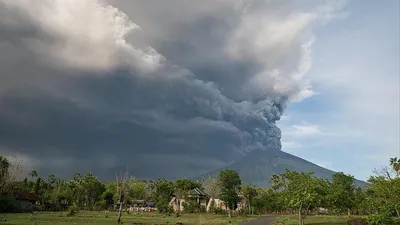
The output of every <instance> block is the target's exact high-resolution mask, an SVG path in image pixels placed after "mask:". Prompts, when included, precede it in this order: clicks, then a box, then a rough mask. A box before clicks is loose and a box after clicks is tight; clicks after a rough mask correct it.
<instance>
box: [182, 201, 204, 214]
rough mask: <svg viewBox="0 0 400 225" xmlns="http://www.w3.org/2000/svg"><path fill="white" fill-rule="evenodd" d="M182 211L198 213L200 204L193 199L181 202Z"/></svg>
mask: <svg viewBox="0 0 400 225" xmlns="http://www.w3.org/2000/svg"><path fill="white" fill-rule="evenodd" d="M182 206H183V211H184V212H185V213H199V212H200V205H199V204H198V203H197V202H195V201H189V202H183V203H182Z"/></svg>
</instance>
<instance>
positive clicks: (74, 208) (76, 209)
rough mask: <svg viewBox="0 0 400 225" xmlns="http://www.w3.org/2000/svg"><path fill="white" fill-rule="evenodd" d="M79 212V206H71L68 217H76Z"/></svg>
mask: <svg viewBox="0 0 400 225" xmlns="http://www.w3.org/2000/svg"><path fill="white" fill-rule="evenodd" d="M78 212H79V207H78V206H77V205H71V206H70V207H69V208H68V211H67V215H68V216H74V215H75V214H77V213H78Z"/></svg>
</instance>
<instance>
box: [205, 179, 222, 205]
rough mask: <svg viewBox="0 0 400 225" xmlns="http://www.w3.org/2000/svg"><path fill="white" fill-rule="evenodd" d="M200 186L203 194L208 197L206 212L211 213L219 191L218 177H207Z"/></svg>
mask: <svg viewBox="0 0 400 225" xmlns="http://www.w3.org/2000/svg"><path fill="white" fill-rule="evenodd" d="M201 186H202V187H203V189H204V192H205V193H206V194H207V195H208V196H209V197H210V200H209V203H208V204H207V207H209V208H208V209H207V210H210V211H211V212H213V211H214V210H215V199H216V198H217V197H218V196H219V193H220V190H219V185H218V177H216V176H211V175H210V176H207V177H205V179H203V180H202V183H201Z"/></svg>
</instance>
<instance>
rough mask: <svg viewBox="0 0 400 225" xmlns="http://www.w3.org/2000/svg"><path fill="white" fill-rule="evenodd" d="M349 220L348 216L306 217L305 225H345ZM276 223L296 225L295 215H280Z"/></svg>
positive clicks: (296, 218) (296, 217)
mask: <svg viewBox="0 0 400 225" xmlns="http://www.w3.org/2000/svg"><path fill="white" fill-rule="evenodd" d="M348 220H349V217H348V216H307V217H306V220H305V224H310V225H346V224H347V221H348ZM276 221H277V222H278V223H281V224H285V225H297V224H299V223H298V216H297V215H290V216H288V215H282V216H279V217H278V218H277V219H276Z"/></svg>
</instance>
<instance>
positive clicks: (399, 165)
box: [390, 157, 400, 177]
mask: <svg viewBox="0 0 400 225" xmlns="http://www.w3.org/2000/svg"><path fill="white" fill-rule="evenodd" d="M390 166H392V168H393V170H394V171H395V172H396V176H397V177H400V159H397V157H394V158H390Z"/></svg>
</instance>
